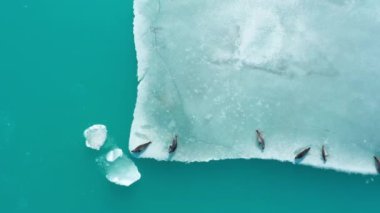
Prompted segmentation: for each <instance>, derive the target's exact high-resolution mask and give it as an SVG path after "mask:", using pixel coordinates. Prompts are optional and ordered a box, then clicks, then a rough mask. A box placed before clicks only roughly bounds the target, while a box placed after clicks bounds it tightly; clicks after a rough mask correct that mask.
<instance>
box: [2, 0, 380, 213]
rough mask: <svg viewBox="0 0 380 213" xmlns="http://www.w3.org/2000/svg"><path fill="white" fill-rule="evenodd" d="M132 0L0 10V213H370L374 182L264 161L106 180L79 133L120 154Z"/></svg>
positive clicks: (130, 79)
mask: <svg viewBox="0 0 380 213" xmlns="http://www.w3.org/2000/svg"><path fill="white" fill-rule="evenodd" d="M132 5H133V2H132V0H123V1H119V0H113V1H104V0H92V1H87V0H81V1H74V0H66V1H47V0H13V1H6V0H5V1H1V2H0V212H153V211H155V212H294V211H302V212H322V211H323V212H377V211H379V210H378V209H379V207H378V200H379V189H380V182H379V179H378V177H376V176H363V175H354V174H346V173H340V172H335V171H331V170H322V169H314V168H310V167H304V166H295V165H293V164H290V163H280V162H277V161H263V160H225V161H214V162H209V163H193V164H185V163H178V162H159V161H155V160H147V159H134V161H135V163H136V164H137V166H138V168H139V170H140V172H141V174H142V178H141V180H140V181H138V182H136V183H135V184H133V185H132V186H130V187H121V186H117V185H114V184H112V183H110V182H108V181H107V180H106V178H105V177H104V174H103V173H102V171H101V169H100V168H99V167H98V165H97V164H96V162H95V159H96V157H97V156H98V155H99V153H97V152H95V151H92V150H89V149H88V148H86V147H85V146H84V138H83V134H82V133H83V130H84V129H85V128H87V127H88V126H90V125H92V124H94V123H103V124H105V125H107V127H108V130H109V140H112V141H113V142H114V143H116V144H118V145H119V146H120V147H121V148H123V149H124V150H127V148H128V140H129V131H130V127H131V122H132V119H133V117H132V115H133V110H134V106H135V101H136V93H137V91H136V88H137V79H136V69H137V67H136V55H135V47H134V43H133V29H132V27H133V25H132V22H133V8H132Z"/></svg>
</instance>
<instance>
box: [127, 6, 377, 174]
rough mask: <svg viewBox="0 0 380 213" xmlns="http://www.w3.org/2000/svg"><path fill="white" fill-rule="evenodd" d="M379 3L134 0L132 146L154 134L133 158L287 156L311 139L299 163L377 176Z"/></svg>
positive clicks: (284, 158) (291, 158) (191, 159)
mask: <svg viewBox="0 0 380 213" xmlns="http://www.w3.org/2000/svg"><path fill="white" fill-rule="evenodd" d="M379 11H380V2H379V1H375V0H364V1H330V0H321V1H304V0H282V1H278V0H235V1H232V0H207V1H169V0H135V1H134V14H135V19H134V36H135V44H136V51H137V60H138V80H139V85H138V97H137V104H136V108H135V112H134V120H133V124H132V129H131V135H130V142H129V149H130V150H133V149H134V148H136V147H137V146H138V145H141V144H144V143H147V142H148V141H152V143H151V145H150V146H149V147H148V148H147V149H146V150H145V151H144V152H143V153H141V154H140V155H139V157H144V158H155V159H158V160H176V161H183V162H194V161H209V160H219V159H231V158H261V159H276V160H280V161H291V162H294V157H295V154H294V152H295V151H296V150H298V149H300V148H303V147H311V149H310V152H309V153H308V155H307V156H306V157H305V159H303V160H302V162H301V163H302V164H306V165H311V166H316V167H322V168H331V169H336V170H340V171H348V172H358V173H375V172H376V168H375V166H374V162H373V155H376V154H379V153H380V135H379V134H378V128H379V127H380V113H379V111H380V107H379V106H380V96H379V95H377V93H378V91H379V90H380V84H379V82H378V79H380V60H379V59H378V57H379V55H380V40H379V39H378V35H379V34H380V21H379V20H380V18H379V17H380V16H379V14H380V13H379ZM256 129H260V130H262V131H263V134H264V137H265V142H266V143H265V150H264V151H261V150H260V149H259V147H258V146H257V141H256V135H255V134H256V133H255V130H256ZM175 135H178V149H177V150H176V151H175V153H173V154H172V155H169V153H168V149H169V146H170V145H171V143H172V140H173V138H174V136H175ZM322 145H325V146H326V147H327V149H328V152H329V154H330V155H329V158H328V159H327V162H326V163H324V162H323V160H322V157H321V148H322Z"/></svg>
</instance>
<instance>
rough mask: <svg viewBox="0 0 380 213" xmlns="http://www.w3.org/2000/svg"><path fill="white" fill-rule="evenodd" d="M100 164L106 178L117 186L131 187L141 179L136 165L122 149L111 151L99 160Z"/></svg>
mask: <svg viewBox="0 0 380 213" xmlns="http://www.w3.org/2000/svg"><path fill="white" fill-rule="evenodd" d="M97 162H98V164H99V165H100V166H101V167H102V168H103V169H104V171H105V173H106V178H107V179H108V180H109V181H110V182H112V183H115V184H117V185H122V186H130V185H131V184H132V183H134V182H136V181H138V180H139V179H140V178H141V174H140V172H139V170H138V169H137V167H136V165H135V164H134V163H133V161H132V160H131V159H129V158H128V157H127V156H126V155H123V151H122V150H121V149H120V148H115V149H113V150H111V151H109V152H108V153H107V154H106V155H105V156H101V157H99V158H98V159H97Z"/></svg>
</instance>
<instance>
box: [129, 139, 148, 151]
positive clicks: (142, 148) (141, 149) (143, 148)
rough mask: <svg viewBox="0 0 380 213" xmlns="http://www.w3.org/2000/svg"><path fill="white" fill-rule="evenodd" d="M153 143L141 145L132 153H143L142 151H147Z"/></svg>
mask: <svg viewBox="0 0 380 213" xmlns="http://www.w3.org/2000/svg"><path fill="white" fill-rule="evenodd" d="M151 143H152V142H151V141H149V142H148V143H143V144H141V145H138V146H137V147H136V148H134V149H133V150H132V152H133V153H141V152H142V151H145V150H146V149H147V148H148V146H149V145H150V144H151Z"/></svg>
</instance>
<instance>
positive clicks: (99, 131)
mask: <svg viewBox="0 0 380 213" xmlns="http://www.w3.org/2000/svg"><path fill="white" fill-rule="evenodd" d="M83 134H84V137H85V138H86V146H87V147H88V148H91V149H96V150H99V149H100V147H102V146H103V144H104V142H105V141H106V139H107V128H106V126H104V125H102V124H95V125H92V126H90V127H89V128H87V129H86V130H85V131H84V133H83Z"/></svg>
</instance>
